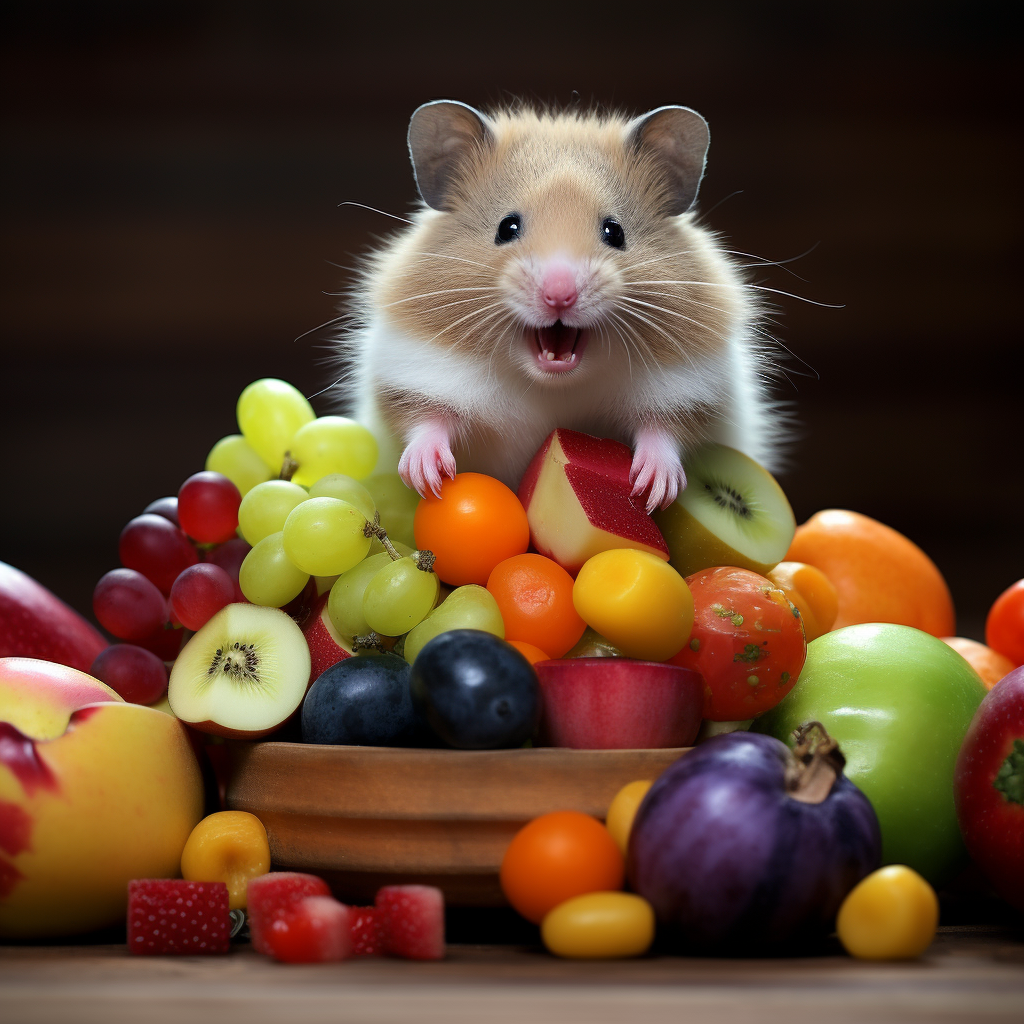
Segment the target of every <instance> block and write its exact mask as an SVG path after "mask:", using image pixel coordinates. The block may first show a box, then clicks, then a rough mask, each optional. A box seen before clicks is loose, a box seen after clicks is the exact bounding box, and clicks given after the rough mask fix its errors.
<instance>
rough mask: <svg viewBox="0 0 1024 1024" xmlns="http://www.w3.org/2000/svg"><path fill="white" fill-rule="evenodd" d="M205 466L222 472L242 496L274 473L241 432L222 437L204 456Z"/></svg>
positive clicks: (216, 471) (215, 471)
mask: <svg viewBox="0 0 1024 1024" xmlns="http://www.w3.org/2000/svg"><path fill="white" fill-rule="evenodd" d="M205 468H206V469H209V470H212V471H213V472H214V473H223V474H224V476H226V477H227V478H228V479H229V480H230V481H231V482H232V483H233V484H234V485H235V486H236V487H237V488H238V491H239V493H240V494H241V495H242V497H243V498H244V497H245V495H246V494H248V493H249V491H251V490H252V489H253V488H254V487H255V486H256V485H257V484H261V483H263V481H264V480H269V479H270V478H271V477H272V476H273V475H274V473H273V471H272V470H271V469H270V468H269V467H268V466H267V464H266V463H265V462H264V461H263V460H262V459H261V458H260V457H259V456H258V455H257V454H256V452H254V451H253V450H252V448H251V447H250V446H249V442H248V441H246V439H245V438H244V437H242V435H241V434H228V436H227V437H222V438H221V439H220V440H219V441H218V442H217V443H216V444H215V445H214V446H213V447H212V448H211V449H210V454H209V455H207V456H206V467H205Z"/></svg>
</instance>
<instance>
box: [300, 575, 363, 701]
mask: <svg viewBox="0 0 1024 1024" xmlns="http://www.w3.org/2000/svg"><path fill="white" fill-rule="evenodd" d="M330 596H331V595H330V592H328V593H326V594H321V595H320V597H319V598H318V599H317V602H316V604H314V605H313V606H312V608H310V609H309V612H308V613H307V614H306V617H305V618H304V619H301V620H300V621H299V626H300V627H301V629H302V635H303V636H304V637H305V638H306V643H307V644H308V645H309V660H310V663H311V668H310V671H309V681H310V683H313V682H315V681H316V679H317V677H318V676H319V675H320V673H321V672H323V671H324V670H325V669H328V668H330V667H331V666H332V665H336V664H337V663H338V662H339V661H344V660H345V659H346V658H351V657H352V655H353V653H354V652H353V650H352V648H351V647H350V646H349V644H350V641H349V640H346V639H345V637H343V636H342V635H341V634H340V633H339V632H338V631H337V630H336V629H335V628H334V623H333V622H331V617H330V615H328V614H327V600H328V598H329V597H330Z"/></svg>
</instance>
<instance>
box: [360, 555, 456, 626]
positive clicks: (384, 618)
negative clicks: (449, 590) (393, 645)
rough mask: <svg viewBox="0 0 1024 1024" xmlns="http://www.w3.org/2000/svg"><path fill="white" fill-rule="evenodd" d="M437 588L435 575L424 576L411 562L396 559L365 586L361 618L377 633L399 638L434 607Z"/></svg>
mask: <svg viewBox="0 0 1024 1024" xmlns="http://www.w3.org/2000/svg"><path fill="white" fill-rule="evenodd" d="M440 587H441V581H440V580H439V579H438V578H437V575H436V573H432V572H424V571H423V570H422V569H420V568H419V566H418V565H417V564H416V561H415V559H413V558H399V559H398V561H396V562H391V563H390V565H385V566H384V568H383V569H381V570H380V571H379V572H378V573H377V574H376V575H375V576H374V577H373V579H371V580H370V582H369V583H368V584H367V585H366V591H365V593H364V594H363V614H364V615H365V616H366V621H367V622H368V623H369V625H370V628H371V629H372V630H374V631H376V632H377V633H383V634H384V635H385V636H401V635H402V634H403V633H408V632H409V630H410V629H412V627H413V626H415V625H416V624H417V623H418V622H420V621H421V620H422V619H423V617H424V616H425V615H426V614H427V612H429V611H430V609H431V608H433V607H434V602H435V601H436V600H437V595H438V591H439V590H440Z"/></svg>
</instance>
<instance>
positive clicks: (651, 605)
mask: <svg viewBox="0 0 1024 1024" xmlns="http://www.w3.org/2000/svg"><path fill="white" fill-rule="evenodd" d="M572 600H573V604H574V605H575V606H576V611H577V612H578V613H579V615H580V617H581V618H582V619H583V620H584V621H585V622H586V623H587V625H588V626H591V627H592V628H593V629H595V630H596V631H597V632H598V633H600V634H601V636H603V637H606V638H607V639H608V640H610V641H611V642H612V643H613V644H614V645H615V646H616V647H618V648H619V650H621V651H622V653H623V654H625V655H626V657H628V658H640V659H643V660H646V661H667V660H668V659H669V658H671V657H672V655H673V654H676V653H678V651H679V650H680V649H681V648H682V646H683V644H685V643H686V641H687V640H689V638H690V630H691V629H693V595H692V594H691V593H690V588H689V587H688V586H687V585H686V580H684V579H683V577H682V576H680V575H679V573H678V572H676V570H675V569H673V568H672V566H671V565H669V564H668V562H666V561H664V560H663V559H661V558H658V557H657V555H652V554H651V553H650V552H648V551H637V550H635V549H633V548H613V549H611V550H609V551H601V552H599V553H598V554H596V555H594V556H592V557H591V558H589V559H587V561H586V562H585V563H584V565H583V568H582V569H580V572H579V575H578V576H577V577H576V583H575V585H574V586H573V590H572Z"/></svg>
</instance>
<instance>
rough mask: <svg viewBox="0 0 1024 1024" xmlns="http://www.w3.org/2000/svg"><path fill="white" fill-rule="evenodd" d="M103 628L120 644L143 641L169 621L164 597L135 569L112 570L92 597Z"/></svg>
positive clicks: (101, 581) (102, 578) (104, 577)
mask: <svg viewBox="0 0 1024 1024" xmlns="http://www.w3.org/2000/svg"><path fill="white" fill-rule="evenodd" d="M92 610H93V614H95V616H96V618H97V619H98V620H99V623H100V625H101V626H102V627H103V628H104V629H105V630H108V631H109V632H111V633H113V634H114V636H116V637H118V638H119V639H121V640H132V641H137V640H143V639H145V638H146V637H149V636H151V635H152V634H153V633H155V632H156V631H157V630H158V629H160V628H161V627H162V626H163V624H164V623H165V622H166V621H167V603H166V601H165V600H164V596H163V594H161V593H160V591H159V590H157V589H156V587H155V586H154V585H153V584H152V583H150V581H149V580H147V579H146V577H145V576H143V575H142V573H141V572H136V571H135V570H134V569H111V571H110V572H108V573H107V574H106V575H105V576H102V577H101V578H100V581H99V583H97V584H96V589H95V590H94V591H93V593H92Z"/></svg>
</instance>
